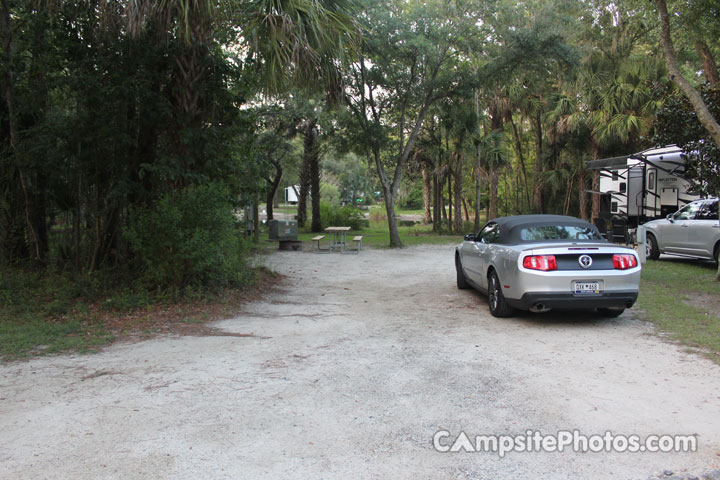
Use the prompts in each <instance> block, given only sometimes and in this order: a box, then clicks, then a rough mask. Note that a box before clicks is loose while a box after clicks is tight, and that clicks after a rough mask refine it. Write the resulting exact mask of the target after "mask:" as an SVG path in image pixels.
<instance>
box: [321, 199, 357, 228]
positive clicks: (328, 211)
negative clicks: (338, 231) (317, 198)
mask: <svg viewBox="0 0 720 480" xmlns="http://www.w3.org/2000/svg"><path fill="white" fill-rule="evenodd" d="M320 218H321V220H322V227H323V228H326V227H329V226H333V227H350V228H352V229H353V230H362V227H363V224H364V223H365V222H363V220H364V219H365V217H364V215H363V214H362V212H361V211H360V210H359V209H357V208H355V207H353V206H352V205H345V206H344V207H339V206H337V205H333V204H331V203H330V202H324V201H321V202H320Z"/></svg>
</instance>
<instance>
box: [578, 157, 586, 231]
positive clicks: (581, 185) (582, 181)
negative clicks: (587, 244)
mask: <svg viewBox="0 0 720 480" xmlns="http://www.w3.org/2000/svg"><path fill="white" fill-rule="evenodd" d="M585 174H586V172H585V169H584V168H583V167H580V171H579V178H578V202H579V204H580V218H582V219H583V220H587V219H588V218H587V193H586V192H585V188H586V186H585V185H586V183H587V181H586V175H585Z"/></svg>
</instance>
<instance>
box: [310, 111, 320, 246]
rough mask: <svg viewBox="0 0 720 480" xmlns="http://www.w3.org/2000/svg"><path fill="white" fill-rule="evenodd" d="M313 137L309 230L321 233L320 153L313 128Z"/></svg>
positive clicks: (316, 131)
mask: <svg viewBox="0 0 720 480" xmlns="http://www.w3.org/2000/svg"><path fill="white" fill-rule="evenodd" d="M312 135H313V137H314V141H313V149H312V152H311V153H312V154H311V156H310V191H311V192H312V224H311V226H310V230H311V231H313V232H321V231H322V219H321V218H320V152H319V148H318V147H319V145H318V130H317V126H316V125H315V126H314V128H313V133H312Z"/></svg>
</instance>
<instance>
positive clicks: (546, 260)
mask: <svg viewBox="0 0 720 480" xmlns="http://www.w3.org/2000/svg"><path fill="white" fill-rule="evenodd" d="M523 267H525V268H529V269H530V270H542V271H544V272H547V271H548V270H557V261H555V255H529V256H527V257H525V258H524V259H523Z"/></svg>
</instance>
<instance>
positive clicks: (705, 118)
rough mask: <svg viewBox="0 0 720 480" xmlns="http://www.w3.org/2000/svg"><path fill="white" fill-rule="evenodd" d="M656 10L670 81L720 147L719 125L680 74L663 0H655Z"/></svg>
mask: <svg viewBox="0 0 720 480" xmlns="http://www.w3.org/2000/svg"><path fill="white" fill-rule="evenodd" d="M655 2H656V4H657V6H658V10H660V22H661V26H662V28H661V33H660V42H661V43H662V47H663V50H664V51H665V61H666V63H667V67H668V72H669V73H670V79H671V80H672V81H673V82H675V84H676V85H677V86H678V87H680V89H681V90H682V92H683V93H684V94H685V96H686V97H687V98H688V100H689V101H690V103H691V104H692V106H693V108H694V109H695V112H696V113H697V116H698V120H700V123H701V124H702V126H703V127H705V129H707V131H708V132H709V133H710V136H711V137H712V139H713V141H714V142H715V144H716V145H720V124H718V122H717V120H716V119H715V117H713V116H712V113H710V110H709V109H708V107H707V105H705V102H704V101H703V99H702V97H701V96H700V93H699V92H698V91H697V90H696V89H695V87H693V86H692V84H691V83H690V82H688V81H687V80H686V79H685V77H683V76H682V74H681V73H680V67H679V65H678V62H677V57H676V56H675V49H674V48H673V44H672V38H670V19H669V17H668V11H667V4H666V2H665V0H655Z"/></svg>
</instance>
